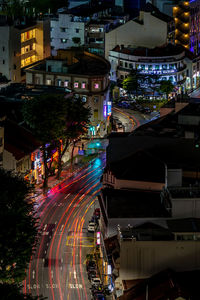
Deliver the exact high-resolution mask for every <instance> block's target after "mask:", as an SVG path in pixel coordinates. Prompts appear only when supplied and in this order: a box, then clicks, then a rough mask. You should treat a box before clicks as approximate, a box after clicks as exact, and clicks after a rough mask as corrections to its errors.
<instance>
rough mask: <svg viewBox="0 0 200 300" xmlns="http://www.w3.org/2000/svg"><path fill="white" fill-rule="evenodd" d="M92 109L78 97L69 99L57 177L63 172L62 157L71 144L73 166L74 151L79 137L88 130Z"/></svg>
mask: <svg viewBox="0 0 200 300" xmlns="http://www.w3.org/2000/svg"><path fill="white" fill-rule="evenodd" d="M90 115H91V113H90V109H89V108H88V107H85V105H84V102H83V101H82V100H81V99H80V98H78V99H76V98H69V99H67V113H66V127H65V134H64V137H63V139H62V142H63V148H60V150H59V151H58V152H59V159H58V173H57V178H59V177H60V174H61V170H62V167H61V161H62V157H63V155H64V154H65V152H66V150H67V149H68V147H69V145H72V152H71V167H72V162H73V153H74V148H75V145H76V143H77V141H78V139H79V138H80V137H81V135H83V134H84V133H85V132H86V131H87V126H88V124H89V119H90Z"/></svg>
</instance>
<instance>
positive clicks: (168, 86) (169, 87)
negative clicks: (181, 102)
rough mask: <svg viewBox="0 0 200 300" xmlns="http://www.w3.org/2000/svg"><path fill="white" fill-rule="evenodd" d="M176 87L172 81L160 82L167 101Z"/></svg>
mask: <svg viewBox="0 0 200 300" xmlns="http://www.w3.org/2000/svg"><path fill="white" fill-rule="evenodd" d="M173 89H174V85H173V83H172V82H171V81H170V80H162V81H161V82H160V90H161V92H162V93H164V94H166V96H167V99H168V95H169V94H170V93H171V92H172V91H173Z"/></svg>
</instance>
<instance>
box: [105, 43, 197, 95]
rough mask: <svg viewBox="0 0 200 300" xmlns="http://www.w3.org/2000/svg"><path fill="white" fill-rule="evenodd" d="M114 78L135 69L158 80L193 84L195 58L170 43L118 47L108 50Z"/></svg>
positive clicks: (187, 84)
mask: <svg viewBox="0 0 200 300" xmlns="http://www.w3.org/2000/svg"><path fill="white" fill-rule="evenodd" d="M109 61H110V63H111V80H113V81H117V79H121V80H123V79H124V78H126V77H127V76H128V74H129V73H130V71H131V70H132V69H137V71H138V72H139V73H140V74H143V75H150V76H151V75H157V77H158V78H157V79H159V80H171V81H172V83H173V84H174V85H181V86H183V87H184V88H187V89H190V88H191V87H192V80H193V78H192V77H193V74H192V59H191V58H190V57H189V56H188V53H187V52H185V51H184V48H183V47H180V46H174V45H172V44H168V45H167V46H161V47H156V48H154V49H148V48H141V47H138V48H131V47H120V46H116V47H115V48H114V49H113V50H112V51H110V52H109Z"/></svg>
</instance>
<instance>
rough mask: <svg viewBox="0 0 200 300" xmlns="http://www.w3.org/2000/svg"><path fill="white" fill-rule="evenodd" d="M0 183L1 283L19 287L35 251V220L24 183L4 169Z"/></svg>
mask: <svg viewBox="0 0 200 300" xmlns="http://www.w3.org/2000/svg"><path fill="white" fill-rule="evenodd" d="M0 182H1V184H0V195H1V197H0V205H1V209H0V227H1V231H0V282H1V283H8V284H10V283H13V282H15V283H19V282H21V281H22V280H23V279H24V278H25V275H26V273H25V270H26V268H27V265H28V263H29V261H30V257H31V255H32V253H33V250H34V249H33V246H34V245H35V243H36V236H37V227H36V226H37V220H36V218H35V216H34V213H33V204H32V203H30V202H29V201H27V196H28V194H29V192H30V190H29V187H28V186H27V184H26V182H25V181H24V180H23V179H21V178H19V177H17V176H15V175H12V174H11V173H10V172H7V171H5V170H3V169H0ZM1 295H2V294H1Z"/></svg>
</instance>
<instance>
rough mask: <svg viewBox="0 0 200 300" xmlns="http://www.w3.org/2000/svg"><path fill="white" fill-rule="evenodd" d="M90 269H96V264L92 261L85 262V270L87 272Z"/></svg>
mask: <svg viewBox="0 0 200 300" xmlns="http://www.w3.org/2000/svg"><path fill="white" fill-rule="evenodd" d="M90 268H93V269H96V262H95V261H94V260H88V261H87V262H86V269H87V271H88V270H89V269H90Z"/></svg>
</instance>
